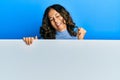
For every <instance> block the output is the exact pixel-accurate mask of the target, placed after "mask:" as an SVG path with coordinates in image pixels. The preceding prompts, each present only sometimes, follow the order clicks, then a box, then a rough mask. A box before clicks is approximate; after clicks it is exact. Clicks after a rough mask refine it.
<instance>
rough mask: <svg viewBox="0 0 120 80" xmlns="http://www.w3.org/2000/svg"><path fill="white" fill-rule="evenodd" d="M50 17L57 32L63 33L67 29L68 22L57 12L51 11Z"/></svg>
mask: <svg viewBox="0 0 120 80" xmlns="http://www.w3.org/2000/svg"><path fill="white" fill-rule="evenodd" d="M48 17H49V20H50V23H51V25H52V26H53V28H54V29H55V30H57V31H60V32H61V31H64V30H66V29H67V25H66V21H65V20H64V18H63V17H62V16H61V15H60V13H58V12H57V11H56V10H54V9H50V11H49V13H48Z"/></svg>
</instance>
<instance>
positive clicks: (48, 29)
mask: <svg viewBox="0 0 120 80" xmlns="http://www.w3.org/2000/svg"><path fill="white" fill-rule="evenodd" d="M50 9H54V10H56V11H57V12H58V13H60V15H61V16H62V17H63V18H64V20H65V21H66V25H67V30H68V32H69V34H70V35H71V36H76V35H77V33H76V32H74V28H75V23H74V22H73V20H72V18H71V16H70V14H69V12H68V11H67V10H66V9H65V8H64V7H63V6H61V5H59V4H54V5H52V6H49V7H48V8H47V9H46V10H45V13H44V15H43V20H42V26H41V27H40V35H41V37H42V38H43V39H55V38H56V37H55V36H56V30H55V29H54V28H53V27H52V25H51V23H50V20H49V17H48V13H49V11H50Z"/></svg>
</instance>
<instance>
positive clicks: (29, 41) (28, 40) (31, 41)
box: [23, 36, 38, 45]
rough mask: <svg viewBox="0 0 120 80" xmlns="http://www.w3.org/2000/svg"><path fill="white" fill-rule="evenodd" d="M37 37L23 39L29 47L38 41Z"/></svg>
mask: <svg viewBox="0 0 120 80" xmlns="http://www.w3.org/2000/svg"><path fill="white" fill-rule="evenodd" d="M37 39H38V38H37V36H35V37H23V41H24V42H25V43H26V44H27V45H31V44H32V43H33V41H34V40H37Z"/></svg>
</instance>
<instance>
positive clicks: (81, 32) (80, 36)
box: [77, 28, 86, 40]
mask: <svg viewBox="0 0 120 80" xmlns="http://www.w3.org/2000/svg"><path fill="white" fill-rule="evenodd" d="M85 34H86V30H85V29H83V28H78V33H77V37H78V39H79V40H82V39H84V36H85Z"/></svg>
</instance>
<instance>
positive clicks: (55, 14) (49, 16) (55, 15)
mask: <svg viewBox="0 0 120 80" xmlns="http://www.w3.org/2000/svg"><path fill="white" fill-rule="evenodd" d="M58 14H59V13H58V12H57V13H55V16H56V15H58ZM59 15H60V14H59ZM48 17H49V18H52V17H51V16H48Z"/></svg>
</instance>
